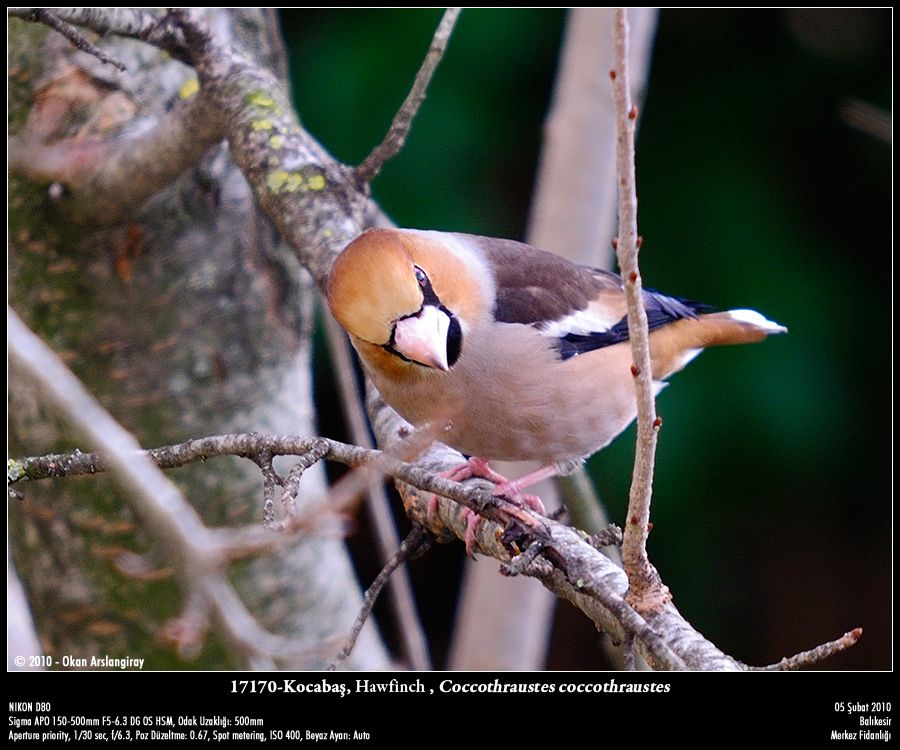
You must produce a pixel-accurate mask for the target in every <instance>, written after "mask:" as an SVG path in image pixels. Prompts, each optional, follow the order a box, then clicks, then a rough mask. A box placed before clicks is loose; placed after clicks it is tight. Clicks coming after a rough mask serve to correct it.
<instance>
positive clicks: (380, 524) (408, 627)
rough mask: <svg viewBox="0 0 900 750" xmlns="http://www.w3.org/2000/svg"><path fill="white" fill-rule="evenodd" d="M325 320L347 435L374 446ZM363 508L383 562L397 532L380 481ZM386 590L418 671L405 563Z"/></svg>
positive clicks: (340, 333) (420, 634)
mask: <svg viewBox="0 0 900 750" xmlns="http://www.w3.org/2000/svg"><path fill="white" fill-rule="evenodd" d="M325 320H326V325H325V327H326V332H327V336H328V349H329V352H330V353H331V358H332V361H333V365H334V371H335V374H336V378H337V385H338V390H339V391H340V394H341V404H342V405H343V407H344V419H345V420H346V421H347V425H348V427H349V429H350V436H351V438H352V440H353V442H354V443H356V444H357V445H360V446H362V447H364V448H374V444H373V442H372V437H371V434H370V432H369V426H368V422H367V420H366V415H365V409H364V407H363V404H362V402H361V400H360V396H359V392H358V390H357V386H356V379H355V378H354V372H353V369H354V368H353V355H352V354H351V350H350V342H349V340H348V339H347V334H346V333H344V330H343V329H342V328H341V327H340V325H339V324H338V322H337V321H336V320H335V319H334V318H332V317H331V314H330V313H328V312H326V313H325ZM366 510H367V511H368V514H369V518H370V519H371V521H372V524H373V525H374V527H375V537H376V539H377V541H378V548H379V552H380V553H381V562H382V564H386V563H387V561H388V560H390V558H391V555H392V554H393V551H394V550H396V549H397V548H398V547H399V546H400V535H399V534H398V533H397V525H396V523H395V521H394V515H393V513H392V512H391V505H390V500H389V499H388V495H387V492H386V491H385V488H384V483H383V482H375V483H373V484H371V485H370V487H369V491H368V498H367V502H366ZM388 592H389V595H390V602H391V605H392V607H393V610H394V613H395V615H396V617H397V623H398V625H399V630H400V637H401V640H402V641H403V651H404V654H405V656H406V658H407V659H408V660H409V664H410V666H411V667H412V668H413V669H415V670H420V671H428V670H431V655H430V654H429V652H428V640H427V638H426V636H425V630H424V629H423V628H422V623H421V621H420V620H419V616H418V613H417V612H416V604H415V598H414V597H413V590H412V583H411V582H410V580H409V574H408V572H407V570H406V566H405V565H402V566H400V569H399V570H397V572H396V573H395V574H394V575H393V576H392V577H391V580H390V585H389V587H388Z"/></svg>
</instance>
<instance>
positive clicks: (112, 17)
mask: <svg viewBox="0 0 900 750" xmlns="http://www.w3.org/2000/svg"><path fill="white" fill-rule="evenodd" d="M7 10H8V13H9V15H10V16H13V17H15V18H22V19H24V20H34V19H33V18H31V16H33V15H34V13H35V11H38V10H42V9H41V8H8V9H7ZM53 15H54V16H55V17H56V18H57V19H59V20H60V21H63V22H65V23H67V24H72V25H73V26H81V27H82V28H85V29H90V30H91V31H95V32H97V33H98V34H100V35H102V36H106V35H107V34H115V35H116V36H123V37H128V38H131V39H140V40H141V41H142V42H146V43H147V44H150V45H152V46H154V47H158V48H159V49H163V50H165V51H166V52H168V53H169V54H171V55H172V56H173V57H174V58H176V59H178V60H181V61H182V62H188V55H187V52H188V50H187V45H186V44H185V41H184V36H183V35H182V34H181V31H180V30H179V29H177V28H175V26H174V25H172V24H170V23H169V17H168V14H166V15H163V16H156V15H154V14H153V13H150V12H148V11H145V10H140V9H138V8H53Z"/></svg>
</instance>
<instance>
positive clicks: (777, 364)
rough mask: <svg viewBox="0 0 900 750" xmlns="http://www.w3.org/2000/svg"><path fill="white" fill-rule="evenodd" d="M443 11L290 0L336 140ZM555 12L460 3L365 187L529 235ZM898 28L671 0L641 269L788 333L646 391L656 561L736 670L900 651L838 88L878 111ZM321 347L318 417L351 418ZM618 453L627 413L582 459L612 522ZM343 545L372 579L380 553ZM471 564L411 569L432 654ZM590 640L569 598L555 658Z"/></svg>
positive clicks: (870, 243)
mask: <svg viewBox="0 0 900 750" xmlns="http://www.w3.org/2000/svg"><path fill="white" fill-rule="evenodd" d="M439 17H440V11H437V10H422V11H419V10H371V11H360V10H315V11H310V10H294V11H284V12H283V14H282V20H283V23H284V31H285V35H286V37H287V39H288V45H289V53H290V57H291V67H292V74H293V80H294V88H295V95H296V98H297V106H298V109H299V112H300V117H301V120H302V121H303V122H304V124H305V125H306V126H307V127H308V128H309V129H310V130H311V131H312V132H313V133H314V134H315V135H316V137H318V138H319V139H320V140H321V141H322V142H323V143H324V144H325V146H326V147H327V148H329V149H330V150H331V151H332V152H333V153H334V154H335V155H336V156H337V157H338V158H340V159H342V160H344V161H346V162H348V163H358V162H359V161H361V160H362V159H363V158H364V156H365V155H366V154H367V153H368V151H369V150H370V149H371V147H372V146H373V145H374V144H375V143H377V142H378V141H379V140H380V138H381V137H382V136H383V134H384V132H385V130H386V129H387V126H388V124H389V122H390V119H391V117H392V116H393V114H394V112H395V110H396V108H397V106H399V104H400V102H401V101H402V100H403V98H404V97H405V95H406V93H407V90H408V87H409V85H410V83H411V81H412V78H413V75H414V73H415V71H416V69H417V68H418V65H419V64H420V62H421V59H422V56H423V54H424V52H425V50H426V49H427V46H428V43H429V41H430V38H431V34H432V33H433V30H434V28H435V26H436V24H437V21H438V19H439ZM564 18H565V14H564V12H563V11H559V10H467V11H464V12H463V14H462V17H461V20H460V22H459V24H458V26H457V29H456V31H455V33H454V36H453V38H452V40H451V43H450V47H449V50H448V53H447V56H446V57H445V59H444V61H443V63H442V65H441V67H440V68H439V70H438V72H437V75H436V77H435V80H434V82H433V84H432V87H431V90H430V93H429V96H428V99H427V100H426V102H425V105H424V107H423V108H422V111H421V113H420V115H419V118H418V119H417V120H416V123H415V125H414V127H413V131H412V134H411V137H410V139H409V142H408V144H407V146H406V148H405V150H404V151H403V152H402V154H401V155H400V156H399V157H398V158H397V159H395V160H394V161H392V162H391V163H389V164H388V165H387V166H386V168H385V170H384V172H383V174H382V176H381V177H379V178H378V179H377V180H376V181H375V183H374V194H375V198H376V199H377V200H378V201H379V203H380V205H381V206H382V207H383V208H384V209H385V210H386V211H387V212H388V213H389V214H390V215H391V217H392V218H393V219H394V221H396V222H397V223H398V224H399V225H401V226H411V227H420V228H432V229H445V230H454V231H465V232H474V233H478V234H486V235H497V236H504V237H512V238H522V237H523V236H524V233H525V229H526V221H527V211H528V205H529V200H530V197H531V189H532V184H533V180H534V172H535V168H536V163H537V156H538V153H539V150H540V145H541V129H542V123H543V120H544V117H545V115H546V112H547V107H548V104H549V97H550V93H551V87H552V84H553V80H554V75H555V68H556V62H557V54H558V51H559V44H560V41H561V35H562V24H563V22H564ZM891 43H892V36H891V11H889V10H877V11H876V10H799V11H789V10H778V11H731V10H723V11H684V10H671V11H663V12H662V13H661V15H660V20H659V28H658V33H657V38H656V43H655V47H654V54H653V64H652V68H651V73H650V79H649V88H648V95H647V99H646V102H645V104H644V107H643V112H642V120H641V125H640V133H639V139H638V144H637V154H638V155H637V167H638V195H639V199H640V218H639V226H640V232H641V234H642V235H643V236H644V238H645V242H644V245H643V249H642V255H641V267H642V272H643V276H644V279H645V283H646V284H647V285H648V286H650V287H653V288H657V289H660V290H662V291H666V292H669V293H673V294H678V295H681V296H685V297H689V298H692V299H700V300H704V301H706V302H709V303H711V304H714V305H716V306H718V307H720V308H726V309H727V308H730V307H752V308H755V309H758V310H760V311H761V312H763V313H764V314H765V315H766V316H767V317H769V318H771V319H773V320H776V321H778V322H780V323H783V324H784V325H787V326H788V327H789V328H790V334H789V335H788V336H782V337H777V338H774V339H771V340H769V341H767V342H765V343H764V344H761V345H758V346H748V347H737V348H728V349H719V350H715V351H711V352H708V353H706V354H704V355H703V356H702V357H700V358H699V359H698V360H696V361H695V362H694V363H693V364H691V366H690V367H689V368H688V370H687V371H686V372H685V373H684V374H680V375H677V376H676V377H675V378H674V379H673V381H672V385H671V386H670V387H669V388H668V389H667V390H666V392H665V393H664V394H662V396H661V397H660V399H659V404H658V408H659V410H660V413H661V416H662V417H663V418H664V420H665V426H664V428H663V430H662V433H661V438H660V445H659V452H658V456H657V466H658V469H657V474H656V482H655V493H654V510H653V522H654V533H653V535H652V537H651V541H650V554H651V558H652V559H653V561H654V562H655V564H656V566H657V567H658V569H659V570H660V572H661V574H662V576H663V578H664V580H665V581H666V582H667V584H668V585H669V586H670V588H671V589H672V591H673V592H674V595H675V602H676V604H677V605H678V606H679V608H680V609H681V611H682V612H683V613H684V615H685V616H686V617H687V619H688V620H689V621H690V622H691V623H692V624H693V625H694V626H695V627H697V628H698V629H699V630H700V631H701V632H703V633H704V634H705V635H706V636H707V637H709V638H710V639H711V640H712V641H713V642H715V643H716V644H717V645H718V646H720V647H721V648H722V649H724V650H725V651H726V652H728V653H730V654H732V655H734V656H736V657H737V658H739V659H741V660H743V661H746V662H748V663H751V664H764V663H770V662H773V661H777V660H778V659H780V658H781V657H782V656H785V655H788V654H791V653H794V652H796V651H800V650H802V649H805V648H809V647H812V646H814V645H816V644H818V643H820V642H822V641H825V640H829V639H831V638H835V637H837V636H839V635H841V634H842V633H844V632H845V631H847V630H849V629H851V628H853V627H856V626H861V627H862V628H863V629H864V634H863V638H862V640H861V641H860V643H859V644H858V645H857V646H856V647H855V648H854V649H852V650H851V651H850V652H849V653H847V654H844V655H841V656H839V657H837V658H835V659H833V660H830V661H828V662H827V663H826V665H825V666H826V667H827V668H832V669H838V668H840V669H885V668H890V666H891V659H892V649H891V635H892V623H891V590H892V558H891V528H892V524H891V519H892V502H891V500H892V498H891V473H890V465H891V449H890V446H891V437H892V435H891V430H890V424H891V390H890V371H891V365H892V359H891V340H890V333H889V331H890V325H891V323H890V321H891V317H890V316H891V306H890V299H891V292H892V289H891V281H890V279H891V276H890V274H891V269H892V256H891V229H892V224H891V213H890V211H891V209H890V206H891V203H890V200H891V198H890V196H891V164H892V162H891V159H892V152H891V147H890V144H889V143H888V142H887V141H885V140H884V139H879V138H878V137H875V136H872V135H870V134H868V133H866V132H863V130H861V129H860V128H858V127H855V126H852V125H850V124H848V122H847V121H846V118H845V117H844V116H843V115H842V112H843V109H844V107H845V106H846V104H847V102H848V101H851V102H852V101H861V102H866V103H869V104H872V105H874V106H875V107H877V108H878V109H880V110H882V111H883V112H884V113H885V115H887V113H888V112H889V108H890V106H891V94H892V89H891ZM320 351H322V349H321V348H320ZM319 361H320V365H319V392H320V398H321V403H322V409H323V425H322V429H323V431H326V432H329V433H331V434H334V435H336V436H340V435H341V433H340V426H339V424H338V421H337V415H336V414H334V412H335V411H336V407H334V406H333V404H334V403H335V401H334V395H333V391H332V390H331V385H330V375H329V374H328V369H327V362H326V361H325V355H324V354H323V355H322V356H320V358H319ZM633 449H634V432H633V428H632V430H629V431H628V432H627V433H626V434H624V435H623V436H622V437H620V438H619V439H618V440H617V441H616V442H615V443H614V444H613V445H612V446H611V447H610V448H608V449H607V450H605V451H603V452H602V453H601V454H599V455H597V456H595V457H594V458H593V459H591V461H590V463H589V468H590V471H591V475H592V477H593V479H594V482H595V484H596V485H597V487H598V489H599V491H600V493H601V495H602V497H603V499H604V501H605V503H606V504H607V506H608V508H609V511H610V513H611V514H612V516H613V517H614V518H615V519H616V520H618V521H620V522H621V519H622V516H623V514H624V509H625V505H626V502H627V493H628V486H629V482H630V476H631V460H632V454H633ZM401 523H405V522H403V521H401ZM404 531H405V526H404ZM367 533H368V531H367V529H366V527H365V525H364V524H362V525H361V527H360V530H359V531H358V533H357V535H356V537H355V540H354V541H355V548H356V549H357V550H358V551H363V550H368V549H369V548H370V546H371V545H369V544H367V543H366V541H365V535H366V534H367ZM358 564H359V566H360V574H361V577H362V578H363V580H365V581H368V580H371V578H372V577H373V576H374V574H375V571H376V569H377V568H376V567H375V565H376V564H375V563H374V561H373V560H371V559H370V558H369V557H368V556H367V555H366V554H359V555H358ZM481 564H485V565H494V564H495V563H494V562H492V561H489V560H485V561H482V563H481ZM461 565H462V545H459V544H456V545H450V546H443V547H440V548H438V549H437V550H436V551H432V552H431V553H429V554H428V556H427V557H425V558H424V559H422V560H419V561H416V562H415V563H414V564H413V576H414V581H415V584H416V587H417V597H418V599H419V603H420V605H421V606H422V607H423V619H424V622H425V625H426V628H427V631H428V633H429V636H430V638H431V639H432V646H433V648H434V651H435V658H436V664H437V665H438V666H440V665H442V664H443V659H444V656H445V654H444V653H443V649H444V646H445V644H446V639H447V637H448V634H449V630H450V628H451V627H452V618H453V607H454V599H455V596H456V593H457V585H458V584H457V578H458V573H459V570H460V568H461ZM382 622H384V618H382ZM596 643H597V635H596V632H595V631H594V629H593V626H592V625H591V624H590V623H589V622H588V621H587V620H586V619H585V618H584V617H583V616H582V615H580V613H577V612H575V611H574V610H572V608H570V607H569V606H568V605H566V604H561V605H560V607H559V614H558V617H557V624H556V627H555V630H554V636H553V646H552V648H551V658H550V661H549V664H548V666H549V667H550V668H554V669H557V668H574V669H579V668H596V667H602V666H603V665H604V662H603V659H602V657H601V655H600V654H599V651H598V649H597V648H596Z"/></svg>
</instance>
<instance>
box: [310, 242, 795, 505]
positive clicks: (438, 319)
mask: <svg viewBox="0 0 900 750" xmlns="http://www.w3.org/2000/svg"><path fill="white" fill-rule="evenodd" d="M327 293H328V303H329V306H330V308H331V311H332V313H333V315H334V317H335V318H336V319H337V320H338V322H339V323H340V324H341V325H342V326H343V327H344V328H345V329H346V330H347V332H348V333H349V334H350V339H351V341H352V342H353V346H354V347H355V348H356V351H357V352H358V353H359V356H360V359H361V361H362V364H363V368H364V369H365V371H366V374H367V375H368V376H369V377H370V378H371V379H372V382H373V383H374V384H375V386H376V387H377V388H378V391H379V392H380V393H381V395H382V397H383V398H384V400H385V401H386V402H387V403H388V404H390V405H391V406H392V407H393V408H394V409H395V410H396V411H397V412H398V413H399V414H400V415H401V416H403V417H404V418H405V419H407V420H408V421H409V422H411V423H413V424H414V425H416V426H421V425H425V424H429V423H430V424H436V425H440V426H441V427H440V429H441V432H440V435H441V438H440V439H441V442H444V443H446V444H447V445H450V446H451V447H453V448H456V449H457V450H459V451H461V452H462V453H464V454H466V455H468V456H472V457H473V458H472V459H470V461H469V463H468V464H467V466H466V468H464V469H463V470H462V471H457V472H454V473H453V474H452V476H453V477H454V478H455V479H461V478H464V477H466V476H471V475H472V473H476V474H479V475H481V476H488V477H489V478H491V479H492V480H494V481H496V482H500V484H501V486H500V487H498V493H499V494H505V495H507V496H511V497H512V496H515V495H516V493H520V492H521V489H522V488H523V487H524V486H526V485H527V484H530V483H532V482H534V481H537V480H538V479H541V478H545V477H547V476H551V475H553V474H554V473H565V472H566V471H570V470H571V469H572V468H573V467H574V466H576V465H577V464H578V462H580V461H581V460H582V459H584V458H586V457H587V456H590V455H591V454H592V453H595V452H596V451H598V450H600V449H601V448H603V447H604V446H606V445H607V444H608V443H609V442H610V441H611V440H612V439H613V438H615V437H616V436H617V435H618V434H619V433H620V432H622V431H623V430H624V429H625V428H626V427H627V426H628V425H629V424H630V422H631V421H632V420H633V419H634V418H635V415H636V413H637V406H636V399H635V389H634V378H633V375H632V373H631V365H632V357H631V348H630V344H629V341H628V325H627V322H626V304H625V293H624V289H623V284H622V279H621V278H620V277H619V276H617V275H616V274H613V273H610V272H608V271H601V270H598V269H595V268H588V267H585V266H580V265H577V264H575V263H572V262H570V261H568V260H565V259H564V258H561V257H559V256H557V255H553V254H552V253H548V252H545V251H543V250H539V249H537V248H535V247H531V246H530V245H526V244H523V243H520V242H514V241H512V240H502V239H493V238H490V237H479V236H475V235H468V234H455V233H446V232H435V231H419V230H411V229H371V230H369V231H367V232H365V233H364V234H362V235H360V236H359V237H357V238H356V239H355V240H354V241H353V242H351V243H350V244H349V245H348V246H347V248H346V249H345V250H344V251H343V252H342V253H341V254H340V255H339V256H338V258H337V259H336V260H335V263H334V266H333V268H332V270H331V274H330V276H329V279H328V289H327ZM643 295H644V306H645V308H646V310H647V317H648V320H649V326H650V331H651V333H650V353H651V359H652V365H653V379H654V383H655V387H656V391H657V392H658V391H659V390H661V389H662V388H663V387H664V385H665V383H664V382H663V381H664V379H665V378H667V377H668V376H669V375H671V374H672V373H675V372H678V371H679V370H680V369H682V368H683V367H684V366H685V365H686V364H687V363H688V362H690V361H691V360H692V359H693V358H694V357H696V356H697V355H698V354H699V353H700V351H702V350H703V349H704V348H705V347H707V346H715V345H717V344H744V343H750V342H755V341H760V340H762V339H763V338H765V337H766V336H767V335H769V334H773V333H783V332H784V331H786V329H785V328H784V327H782V326H780V325H778V324H777V323H773V322H771V321H769V320H766V318H764V317H763V316H762V315H760V314H759V313H758V312H755V311H753V310H731V311H729V312H713V313H710V312H707V311H708V310H709V309H710V308H708V307H707V306H706V305H700V304H697V303H695V302H689V301H686V300H683V299H679V298H676V297H668V296H666V295H663V294H659V293H657V292H652V291H648V290H645V291H644V292H643ZM486 459H496V460H506V461H520V460H538V461H540V462H541V463H542V464H543V465H544V467H545V468H544V469H542V470H539V471H538V472H533V473H532V474H530V475H528V476H527V477H523V478H522V479H521V480H519V481H518V482H512V483H509V482H506V480H505V479H504V478H502V477H500V476H499V475H496V474H493V473H492V472H491V471H490V470H489V469H488V468H487V463H486Z"/></svg>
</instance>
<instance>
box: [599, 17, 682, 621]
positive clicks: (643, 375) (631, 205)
mask: <svg viewBox="0 0 900 750" xmlns="http://www.w3.org/2000/svg"><path fill="white" fill-rule="evenodd" d="M613 34H614V39H615V68H614V69H613V70H612V71H610V77H611V78H612V81H613V92H614V95H615V101H616V132H617V144H616V171H617V173H618V179H619V237H618V241H617V243H616V255H617V257H618V261H619V268H620V269H621V273H622V279H623V281H624V283H625V298H626V301H627V303H628V338H629V339H630V341H631V352H632V358H633V360H634V364H633V365H632V368H631V372H632V375H634V383H635V390H636V393H637V407H638V409H637V412H638V414H637V430H638V437H637V448H636V452H635V458H634V472H633V474H632V478H631V493H630V496H629V499H628V518H627V519H626V522H625V538H624V541H623V543H622V560H623V562H624V564H625V570H626V572H627V573H628V581H629V586H630V588H629V592H628V601H629V602H630V603H631V604H632V605H633V606H634V607H635V608H636V609H637V610H638V611H640V612H654V611H657V610H659V609H661V608H662V606H663V605H664V604H665V603H666V602H668V601H669V600H670V599H671V598H672V595H671V594H670V593H669V590H668V588H666V586H665V585H663V583H662V581H661V580H660V578H659V574H658V573H657V572H656V569H655V568H654V567H653V566H652V565H651V564H650V560H649V559H648V558H647V535H648V533H649V531H650V498H651V496H652V494H653V464H654V459H655V455H656V437H657V432H658V430H659V427H660V425H661V424H662V423H661V422H660V420H659V419H658V418H657V416H656V401H655V399H654V395H653V372H652V367H651V362H650V334H649V331H648V326H647V311H646V310H645V309H644V303H643V299H642V286H641V275H640V271H639V269H638V248H639V247H640V238H639V237H638V233H637V186H636V180H635V174H634V133H635V127H636V121H637V109H635V107H634V106H633V105H632V103H631V91H630V88H629V81H628V11H627V10H626V9H625V8H617V9H616V13H615V24H614V29H613Z"/></svg>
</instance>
